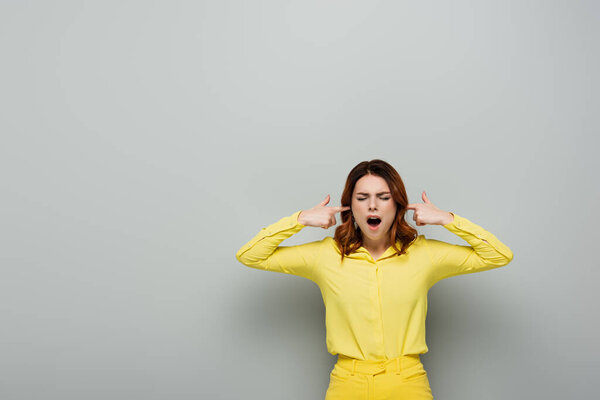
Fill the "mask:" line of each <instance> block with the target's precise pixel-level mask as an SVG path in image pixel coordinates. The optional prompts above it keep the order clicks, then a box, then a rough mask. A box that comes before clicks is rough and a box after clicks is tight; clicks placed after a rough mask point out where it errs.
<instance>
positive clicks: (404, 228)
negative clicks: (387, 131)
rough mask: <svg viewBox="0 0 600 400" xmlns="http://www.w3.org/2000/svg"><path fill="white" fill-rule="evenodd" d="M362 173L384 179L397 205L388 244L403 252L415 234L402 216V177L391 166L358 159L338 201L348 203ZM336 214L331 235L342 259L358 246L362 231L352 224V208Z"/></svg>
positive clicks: (397, 252) (342, 203) (343, 203)
mask: <svg viewBox="0 0 600 400" xmlns="http://www.w3.org/2000/svg"><path fill="white" fill-rule="evenodd" d="M365 175H375V176H379V177H381V178H383V179H385V181H386V182H387V184H388V186H389V188H390V191H391V195H392V199H394V201H395V202H396V206H397V208H396V217H395V221H394V223H392V226H391V227H390V230H389V238H390V241H391V243H392V247H393V248H394V250H396V254H397V255H402V254H405V253H406V249H407V248H408V247H409V246H410V244H411V243H412V242H413V241H414V240H415V239H416V238H417V235H418V232H417V230H416V229H415V228H413V227H412V226H410V225H408V223H407V222H406V221H405V220H404V214H405V213H406V206H407V205H408V197H407V196H406V189H404V182H402V178H400V175H399V174H398V172H397V171H396V170H395V169H394V167H392V166H391V165H390V164H388V163H387V162H385V161H383V160H379V159H375V160H371V161H363V162H361V163H359V164H358V165H357V166H355V167H354V168H353V169H352V171H350V173H349V174H348V178H347V179H346V186H345V187H344V192H343V193H342V201H341V205H342V206H351V204H352V193H353V192H354V186H356V182H357V181H358V180H359V179H360V178H362V177H363V176H365ZM340 215H341V218H342V223H341V225H340V226H338V227H337V228H336V230H335V234H334V237H333V238H334V239H335V241H336V242H337V245H338V248H339V249H340V251H341V253H342V261H344V256H347V255H349V254H350V253H352V252H353V251H355V250H357V249H358V248H359V247H360V246H362V233H361V231H360V229H358V228H357V227H355V226H354V221H353V219H352V210H346V211H342V212H341V214H340ZM398 240H399V241H400V242H401V243H402V248H401V249H398V247H396V241H398Z"/></svg>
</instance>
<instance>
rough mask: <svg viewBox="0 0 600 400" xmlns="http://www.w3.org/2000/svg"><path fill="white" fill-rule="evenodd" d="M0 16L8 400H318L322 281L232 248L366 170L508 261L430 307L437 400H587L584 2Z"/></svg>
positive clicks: (322, 378)
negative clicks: (478, 236)
mask: <svg viewBox="0 0 600 400" xmlns="http://www.w3.org/2000/svg"><path fill="white" fill-rule="evenodd" d="M0 4H1V7H0V44H1V48H0V50H1V57H2V59H1V61H2V62H1V63H0V71H1V74H0V87H1V90H0V106H1V108H2V113H1V114H0V115H1V116H0V132H2V146H0V152H1V154H0V163H1V164H0V171H1V174H2V177H1V178H2V185H1V187H2V193H1V196H2V207H1V209H0V210H1V211H0V212H1V213H2V219H1V221H2V224H1V226H2V230H1V232H2V237H1V242H2V251H1V253H0V254H1V257H2V260H1V272H2V279H0V296H1V297H0V299H1V301H0V317H1V326H2V329H1V330H0V354H1V357H0V398H2V399H3V400H17V399H27V400H33V399H61V400H67V399H78V400H79V399H107V398H110V399H144V400H150V399H198V398H210V399H241V398H244V399H281V398H286V399H322V398H323V397H324V394H325V390H326V388H327V385H328V376H329V372H330V370H331V368H332V367H333V364H334V362H335V357H333V356H331V355H330V354H328V353H327V350H326V347H325V326H324V311H325V310H324V307H323V303H322V299H321V295H320V292H319V289H318V287H317V286H316V285H315V284H313V283H312V282H310V281H308V280H305V279H301V278H298V277H295V276H289V275H284V274H277V273H269V272H264V271H258V270H254V269H250V268H248V267H245V266H243V265H241V264H240V263H239V262H237V260H236V259H235V252H236V251H237V250H238V249H239V248H240V247H241V246H242V245H243V244H244V243H246V242H247V241H248V240H250V239H251V238H252V237H253V236H254V235H255V234H256V233H258V231H259V230H260V229H261V228H263V227H266V226H267V225H269V224H271V223H274V222H276V221H277V220H279V219H280V218H282V217H284V216H288V215H291V214H292V213H293V212H295V211H297V210H300V209H308V208H311V207H313V206H314V205H316V204H317V203H318V202H320V201H322V200H323V198H324V197H325V196H326V195H327V194H328V193H329V194H331V196H332V202H331V203H330V204H331V205H338V204H339V196H340V194H341V191H342V189H343V184H344V182H345V179H346V176H347V174H348V172H349V171H350V169H351V168H352V167H353V166H354V165H356V164H357V163H358V162H360V161H363V160H370V159H373V158H382V159H384V160H386V161H388V162H390V163H391V164H392V165H394V166H395V167H396V168H397V170H398V171H399V173H400V174H401V176H402V177H403V179H404V181H405V184H406V187H407V190H408V194H409V196H410V201H411V202H419V201H421V197H420V196H421V191H422V190H426V191H427V194H428V195H429V198H430V199H431V201H432V202H433V203H434V204H435V205H437V206H438V207H440V208H442V209H444V210H450V211H454V212H456V213H458V214H460V215H462V216H464V217H466V218H469V219H470V220H471V221H473V222H475V223H477V224H479V225H481V226H483V227H484V228H486V229H488V230H489V231H490V232H492V233H494V234H495V235H496V236H497V237H498V238H500V239H501V240H502V241H504V242H505V243H506V244H507V245H508V246H509V247H510V248H511V249H512V250H513V252H514V254H515V257H514V260H513V261H512V263H511V264H509V265H508V266H506V267H503V268H500V269H497V270H492V271H488V272H482V273H478V274H471V275H466V276H459V277H453V278H449V279H446V280H444V281H442V282H440V283H438V284H437V285H436V286H434V287H433V288H432V289H431V291H430V293H429V314H428V320H427V343H428V345H429V350H430V351H429V353H427V354H426V355H424V356H423V358H422V359H423V363H424V365H425V367H426V369H427V371H428V374H429V378H430V382H431V386H432V390H433V392H434V395H435V396H436V398H437V399H444V400H452V399H461V400H464V399H478V400H483V399H506V398H511V399H528V398H544V399H565V398H591V397H592V395H593V393H597V390H595V388H594V387H593V386H592V385H593V383H594V382H593V379H595V378H596V376H597V374H598V372H599V371H598V369H599V368H598V356H599V355H600V354H599V351H598V350H599V339H598V338H599V337H600V335H599V334H600V332H599V330H600V329H599V327H598V319H597V313H596V312H595V310H594V309H593V306H594V305H597V304H598V300H599V299H598V297H599V296H598V292H597V290H596V287H597V282H598V278H599V277H600V273H599V272H598V271H599V270H598V267H599V265H598V260H597V257H596V252H597V249H596V247H597V244H596V242H597V226H598V222H599V218H598V216H599V213H598V208H597V207H598V200H599V197H600V196H599V189H598V184H597V183H598V180H597V177H596V174H597V171H598V169H599V168H598V167H599V165H598V158H597V151H598V150H597V149H598V144H599V143H598V139H597V136H596V135H595V134H597V133H598V128H599V123H598V117H597V116H595V115H594V114H593V112H594V111H597V110H598V106H599V105H600V104H599V101H598V89H599V85H598V77H599V75H598V72H597V71H598V70H599V68H600V66H599V62H598V61H599V58H598V56H599V51H598V46H597V37H598V34H599V33H600V32H599V29H598V26H599V25H598V17H599V11H600V10H599V6H598V3H597V2H593V1H557V2H542V1H524V0H519V1H453V2H442V1H434V2H422V1H415V2H406V1H373V0H369V1H347V0H346V1H332V0H330V1H323V0H321V1H315V0H303V1H223V0H219V1H170V2H167V1H163V2H143V1H95V2H92V1H87V2H81V1H52V2H45V1H16V0H13V1H2V2H1V3H0ZM408 219H409V220H410V221H412V213H410V214H409V217H408ZM338 222H339V217H338ZM413 225H414V223H413ZM418 230H419V232H420V233H423V234H425V235H427V236H428V237H431V238H437V239H440V240H446V241H448V242H453V243H458V244H465V242H464V241H462V240H461V239H460V238H458V237H457V236H455V235H453V234H452V233H450V232H448V231H446V230H445V229H444V228H443V227H440V226H425V227H418ZM333 232H334V228H330V229H329V230H328V231H323V230H322V229H319V228H305V229H304V230H303V231H301V232H300V233H298V234H297V235H295V236H294V237H292V238H290V239H289V240H287V241H286V242H284V244H285V245H293V244H300V243H304V242H307V241H311V240H317V239H320V238H322V237H323V236H325V235H333Z"/></svg>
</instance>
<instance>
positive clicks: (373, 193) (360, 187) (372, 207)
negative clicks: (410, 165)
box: [351, 175, 397, 240]
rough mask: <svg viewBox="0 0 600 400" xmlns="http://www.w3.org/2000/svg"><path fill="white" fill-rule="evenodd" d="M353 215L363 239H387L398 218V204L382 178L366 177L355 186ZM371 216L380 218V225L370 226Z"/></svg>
mask: <svg viewBox="0 0 600 400" xmlns="http://www.w3.org/2000/svg"><path fill="white" fill-rule="evenodd" d="M351 207H352V215H354V220H355V221H356V224H357V225H358V228H359V229H360V230H361V232H362V234H363V237H364V236H366V237H368V238H370V239H372V240H380V239H383V238H387V235H388V230H389V229H390V227H391V226H392V224H393V223H394V218H395V217H396V208H397V207H396V202H395V201H394V199H393V198H392V194H391V192H390V188H389V186H388V184H387V182H386V181H385V179H383V178H382V177H380V176H375V175H365V176H363V177H362V178H360V179H359V180H358V181H357V182H356V185H355V186H354V192H353V193H352V203H351ZM369 215H374V216H377V217H379V219H380V221H381V222H380V223H379V224H373V225H370V224H369V223H368V222H367V221H368V217H369Z"/></svg>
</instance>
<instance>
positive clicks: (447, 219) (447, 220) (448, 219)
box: [441, 211, 454, 225]
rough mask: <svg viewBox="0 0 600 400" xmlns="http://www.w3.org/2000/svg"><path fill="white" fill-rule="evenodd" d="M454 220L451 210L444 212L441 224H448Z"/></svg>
mask: <svg viewBox="0 0 600 400" xmlns="http://www.w3.org/2000/svg"><path fill="white" fill-rule="evenodd" d="M452 222H454V214H453V213H451V212H449V211H448V212H446V217H445V218H444V219H443V220H442V223H441V224H442V225H448V224H449V223H452Z"/></svg>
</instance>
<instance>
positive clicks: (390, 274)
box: [236, 210, 513, 360]
mask: <svg viewBox="0 0 600 400" xmlns="http://www.w3.org/2000/svg"><path fill="white" fill-rule="evenodd" d="M300 212H301V210H300V211H296V212H295V213H294V214H292V215H290V216H288V217H284V218H282V219H280V220H279V221H277V222H275V223H274V224H272V225H269V226H267V227H266V228H263V229H262V230H261V231H260V232H259V233H258V234H257V235H256V236H255V237H254V238H252V239H251V240H250V241H249V242H248V243H246V244H245V245H243V246H242V247H241V248H240V249H239V250H238V252H237V254H236V258H237V259H238V261H240V262H241V263H242V264H244V265H246V266H248V267H252V268H257V269H263V270H267V271H275V272H282V273H285V274H293V275H297V276H301V277H303V278H307V279H310V280H312V281H313V282H315V283H316V284H317V285H318V286H319V288H320V289H321V294H322V296H323V301H324V303H325V327H326V330H327V334H326V336H327V351H328V352H329V353H331V354H333V355H335V354H338V353H339V354H343V355H346V356H348V357H353V358H357V359H360V360H387V359H392V358H395V357H398V356H400V355H406V354H419V353H421V354H422V353H427V351H428V348H427V344H426V342H425V317H426V316H427V292H428V290H429V288H431V287H432V286H433V285H434V284H435V283H436V282H438V281H440V280H441V279H445V278H448V277H451V276H455V275H462V274H469V273H473V272H480V271H487V270H490V269H493V268H498V267H501V266H504V265H506V264H508V263H509V262H510V261H511V260H512V259H513V253H512V251H511V250H510V249H509V248H508V246H506V245H505V244H504V243H502V242H501V241H500V240H498V239H497V238H496V236H494V235H493V234H491V233H490V232H488V231H486V230H485V229H483V228H482V227H480V226H479V225H476V224H474V223H473V222H471V221H469V220H468V219H466V218H464V217H461V216H459V215H458V214H456V213H452V214H453V215H454V221H452V222H450V223H448V224H446V225H443V226H444V227H445V228H446V229H448V230H449V231H450V232H453V233H455V234H456V235H458V236H460V237H461V238H463V239H464V240H466V241H467V243H469V245H470V246H462V245H456V244H450V243H446V242H443V241H439V240H435V239H427V238H425V236H424V235H418V237H417V238H416V239H415V240H414V241H413V243H412V244H411V245H410V246H409V247H408V248H407V250H406V254H403V255H401V256H397V255H395V251H394V249H393V248H392V247H391V246H390V247H389V248H388V249H387V250H386V251H385V253H383V255H382V256H381V257H379V258H378V259H377V260H374V259H373V257H372V256H371V254H370V253H369V252H368V251H367V249H365V248H364V247H360V248H359V249H358V250H357V251H356V252H354V253H351V254H350V255H348V256H346V257H344V261H343V262H341V261H340V260H341V252H340V250H339V249H338V246H337V243H336V242H335V240H334V239H333V237H330V236H328V237H325V238H323V239H321V240H318V241H314V242H310V243H305V244H301V245H297V246H279V244H280V243H281V242H282V241H284V240H285V239H287V238H289V237H290V236H292V235H293V234H295V233H297V232H299V231H300V230H301V229H302V228H304V227H305V225H302V224H300V223H299V222H298V216H299V215H300ZM397 247H398V248H401V243H400V242H398V245H397Z"/></svg>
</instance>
